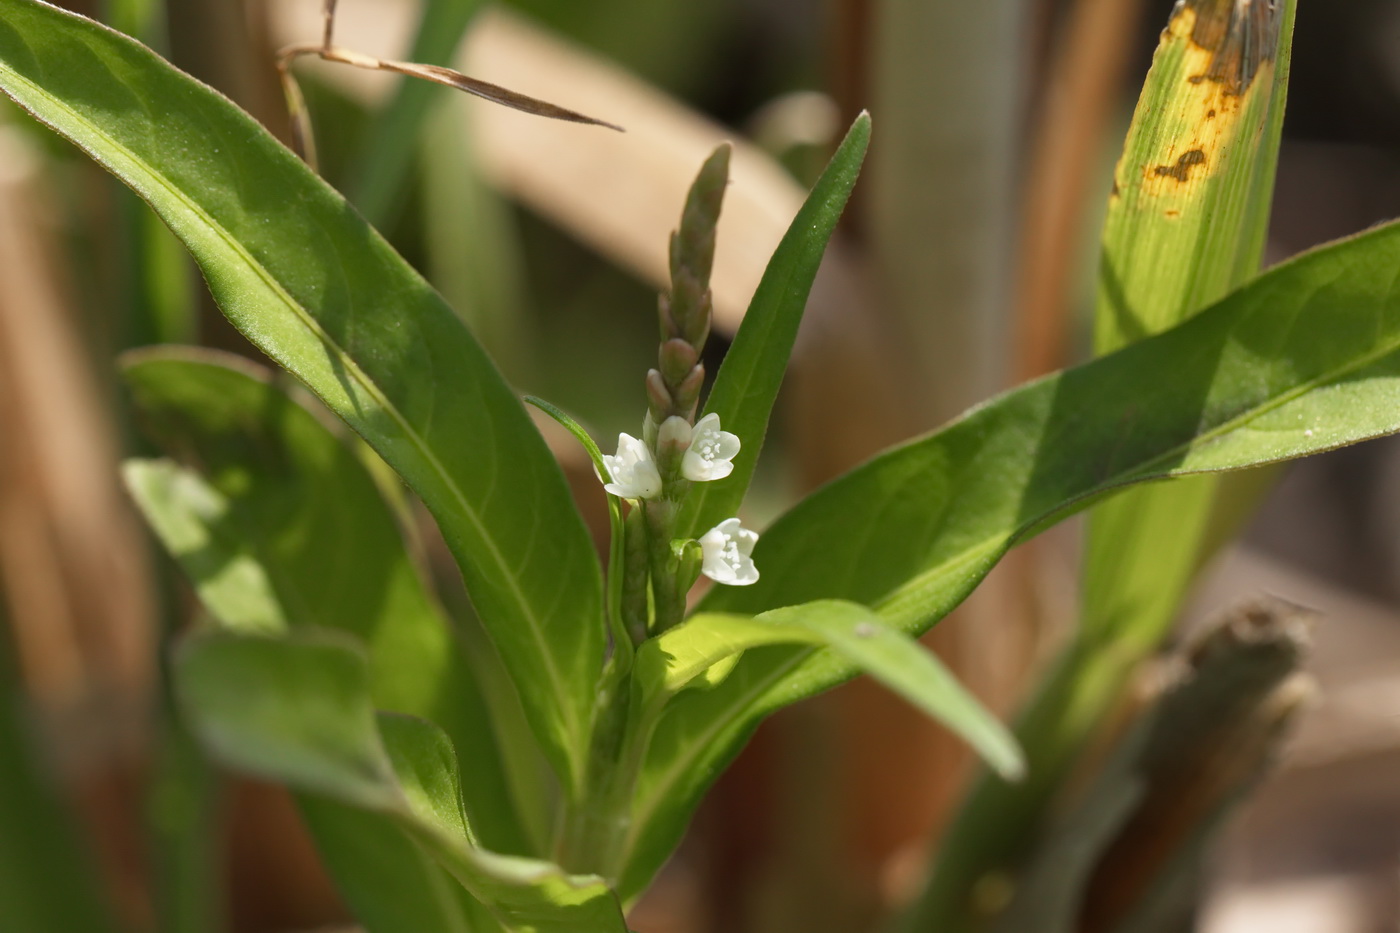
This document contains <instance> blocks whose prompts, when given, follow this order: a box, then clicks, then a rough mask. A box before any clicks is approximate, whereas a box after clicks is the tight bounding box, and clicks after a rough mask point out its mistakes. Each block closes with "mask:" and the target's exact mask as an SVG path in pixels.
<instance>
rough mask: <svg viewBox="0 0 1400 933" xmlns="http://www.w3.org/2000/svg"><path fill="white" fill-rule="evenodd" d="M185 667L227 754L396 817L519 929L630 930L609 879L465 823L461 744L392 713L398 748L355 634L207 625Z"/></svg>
mask: <svg viewBox="0 0 1400 933" xmlns="http://www.w3.org/2000/svg"><path fill="white" fill-rule="evenodd" d="M175 678H176V688H177V695H178V697H179V699H180V703H181V706H182V708H183V709H184V711H185V714H186V716H187V717H188V718H189V720H190V722H191V725H192V727H193V728H194V730H195V732H196V734H197V735H198V736H199V737H200V738H201V740H202V741H203V742H204V744H205V745H206V747H208V748H209V749H210V750H211V751H212V752H213V753H214V754H215V755H216V756H217V757H219V758H220V759H221V760H223V761H224V762H225V763H227V764H229V765H231V766H233V767H235V768H238V769H240V770H243V771H247V772H250V773H252V774H256V775H259V776H262V777H264V778H267V779H270V780H274V781H280V782H283V783H286V784H288V785H290V786H292V787H293V788H294V789H297V790H300V791H303V792H307V793H311V794H315V795H318V796H321V797H325V798H328V799H330V800H332V801H335V802H337V803H340V804H345V805H348V806H350V807H353V808H355V809H357V810H362V811H366V812H367V813H370V814H379V815H382V816H384V817H387V818H389V819H390V820H392V821H393V823H394V824H395V825H396V826H397V827H398V828H399V829H400V830H401V831H402V832H404V833H406V834H408V836H410V837H411V838H412V839H413V840H414V841H415V842H417V843H418V844H419V845H421V846H422V847H423V848H424V849H426V850H427V851H428V852H430V853H431V854H432V855H433V856H434V857H435V858H436V859H437V860H438V861H439V862H440V863H441V864H442V867H443V868H445V869H446V870H447V871H448V872H449V873H450V874H452V876H453V877H455V878H456V879H457V881H458V882H459V883H460V884H461V885H462V886H463V887H464V888H465V889H467V890H468V891H469V892H470V893H471V894H472V895H473V896H474V897H476V898H477V899H478V900H479V901H481V902H482V903H483V904H484V905H486V906H487V907H488V908H489V909H490V910H491V912H492V913H493V914H494V915H495V916H496V917H497V919H498V920H500V921H501V923H502V925H503V926H504V928H505V929H507V930H509V931H512V933H626V930H627V927H626V925H625V924H624V923H623V920H622V914H621V911H620V909H619V907H618V904H617V899H616V897H615V896H614V895H613V893H612V892H611V891H610V890H609V889H608V887H607V886H606V885H605V884H603V882H602V881H601V880H600V879H598V878H595V877H588V876H570V875H566V874H564V873H563V871H561V870H560V869H559V868H558V867H557V866H554V865H550V864H548V863H546V862H539V861H535V860H532V859H524V858H518V857H514V856H504V855H496V854H494V853H491V852H487V851H485V850H482V849H478V848H476V847H475V846H473V845H471V844H470V843H469V841H468V839H467V838H466V837H465V836H462V835H459V834H458V833H457V832H456V827H457V826H459V825H461V823H460V821H461V819H462V817H461V811H460V807H459V804H458V803H457V801H455V800H453V799H451V798H452V797H453V795H454V794H455V790H456V788H457V787H458V777H457V775H456V773H455V769H456V761H455V756H454V755H452V754H451V753H450V743H448V742H447V739H446V737H445V736H443V735H441V733H440V731H439V730H437V729H435V728H434V727H433V726H432V725H431V724H429V723H427V722H426V721H422V720H420V721H418V722H416V723H412V724H408V723H404V722H403V721H402V720H390V726H389V735H390V740H391V742H392V746H393V750H392V752H391V751H390V750H389V748H387V747H386V742H385V740H384V736H383V735H382V734H381V732H380V721H379V719H378V718H377V717H376V715H375V713H374V710H373V708H372V706H371V703H370V689H369V670H368V665H367V663H366V661H365V657H364V655H363V654H362V653H361V652H360V651H359V650H357V649H356V648H355V646H354V644H353V641H351V640H350V639H349V638H348V637H347V636H343V635H339V634H338V633H316V632H310V631H308V632H298V633H293V634H292V635H290V636H288V637H286V638H282V639H271V638H259V637H250V636H241V635H234V634H232V633H226V632H213V633H205V634H198V635H195V636H193V637H190V638H187V639H186V640H185V641H184V642H183V643H182V644H181V646H180V648H179V650H178V652H177V656H176V662H175Z"/></svg>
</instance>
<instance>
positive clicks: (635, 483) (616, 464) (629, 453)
mask: <svg viewBox="0 0 1400 933" xmlns="http://www.w3.org/2000/svg"><path fill="white" fill-rule="evenodd" d="M603 465H604V466H605V467H607V468H608V473H609V474H610V475H611V476H612V480H613V481H612V482H611V483H607V484H605V485H604V486H603V488H604V489H606V490H607V491H608V492H610V493H612V494H613V495H614V496H618V497H620V498H623V499H650V498H651V497H652V496H655V495H657V494H659V493H660V492H661V474H660V473H658V472H657V469H656V462H655V461H654V460H652V458H651V451H650V450H649V449H647V445H646V444H644V443H643V442H641V441H639V440H638V439H637V438H635V437H632V436H631V435H630V434H619V435H618V436H617V454H616V455H615V456H608V455H607V454H604V455H603Z"/></svg>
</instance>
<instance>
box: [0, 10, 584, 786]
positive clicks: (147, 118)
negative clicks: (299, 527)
mask: <svg viewBox="0 0 1400 933" xmlns="http://www.w3.org/2000/svg"><path fill="white" fill-rule="evenodd" d="M0 90H3V91H4V92H5V93H6V94H8V95H9V96H10V97H12V98H14V100H15V101H16V102H17V103H19V104H20V106H22V107H23V108H25V109H26V110H28V111H29V112H30V113H32V114H33V115H35V116H36V117H37V118H38V119H40V120H41V121H43V122H45V123H47V124H48V125H49V126H51V127H53V128H54V129H55V130H57V131H58V132H60V133H61V134H63V135H64V136H67V137H68V138H70V139H72V140H73V141H75V142H76V143H78V145H80V146H81V147H82V148H83V149H84V150H85V151H86V152H87V153H88V154H89V155H90V156H91V157H92V158H94V159H95V160H96V161H97V162H98V163H100V164H101V165H103V166H104V167H105V168H107V169H108V170H110V171H112V172H113V173H114V174H116V175H117V176H118V177H119V178H121V179H122V180H123V181H124V182H126V183H127V184H128V185H130V186H131V187H132V188H134V189H135V190H136V192H137V193H138V194H140V195H141V196H142V197H143V198H145V199H146V200H147V201H148V202H149V203H150V204H151V206H152V207H154V208H155V210H156V212H157V213H158V214H160V216H161V217H162V218H163V219H164V220H165V221H166V223H167V224H169V225H170V226H171V228H172V229H173V230H174V231H175V232H176V234H177V235H179V236H180V238H181V239H182V240H183V241H184V242H185V245H186V246H187V247H188V248H189V249H190V251H191V252H192V253H193V254H194V256H195V259H196V260H197V261H198V262H199V264H200V267H201V269H202V270H203V272H204V275H205V278H206V280H207V281H208V283H209V287H210V290H211V291H212V292H213V294H214V297H215V299H216V300H217V301H218V303H219V306H220V307H221V308H222V309H223V311H224V313H225V314H226V315H227V316H228V318H229V320H230V321H232V322H233V323H234V325H235V326H237V327H238V328H240V329H241V330H242V331H243V332H244V333H245V334H246V335H247V336H248V337H249V339H251V340H252V341H253V342H254V343H255V344H257V345H258V347H259V348H261V349H262V350H263V351H264V352H266V353H267V354H268V355H269V356H271V357H272V358H273V359H275V360H276V361H277V362H278V363H280V364H281V365H283V366H285V367H286V368H287V369H288V370H290V371H291V372H292V373H293V374H294V375H296V376H297V378H299V379H301V380H302V381H303V382H305V383H306V384H307V385H308V386H309V387H310V388H311V390H312V391H313V392H315V393H316V394H317V395H318V396H320V397H321V399H322V400H323V401H324V402H325V403H326V404H327V406H328V407H329V408H330V409H331V410H332V411H334V412H335V413H336V414H337V415H339V416H340V417H341V418H344V419H345V421H346V422H347V423H349V424H350V426H351V427H353V428H354V429H355V430H356V431H358V432H360V433H361V434H362V435H363V436H364V437H365V439H366V440H368V441H369V442H370V444H371V445H372V446H373V447H374V448H375V449H376V450H377V451H378V452H379V453H380V455H381V456H383V457H384V459H385V460H386V461H388V462H389V464H390V465H392V466H393V467H394V468H395V469H396V470H398V471H399V473H400V474H401V475H402V476H403V477H404V479H405V480H406V481H407V482H408V484H409V485H410V486H411V487H413V489H414V490H415V491H416V492H417V493H418V494H419V496H421V497H422V499H423V501H424V502H425V503H426V504H427V506H428V508H429V509H430V510H431V511H432V512H433V514H434V516H435V517H436V518H437V520H438V522H439V524H440V525H441V527H442V531H443V535H444V537H445V538H446V540H447V543H448V545H449V547H450V548H451V549H452V552H453V554H454V555H455V556H456V558H457V561H458V563H459V565H460V566H461V569H462V573H463V576H464V577H465V579H466V581H467V585H468V588H469V589H470V591H471V595H472V600H473V604H474V605H475V607H476V609H477V611H478V612H479V613H480V615H481V618H482V621H483V623H484V624H485V626H486V628H487V630H488V631H489V632H490V633H491V637H492V639H493V640H494V641H495V643H496V645H497V647H498V648H499V650H500V652H501V656H502V658H503V660H504V661H505V664H506V666H507V668H508V669H509V670H510V672H511V675H512V676H513V678H514V679H515V682H516V685H517V687H518V689H519V690H520V693H521V697H522V699H523V701H524V703H525V707H526V710H527V713H528V714H529V716H530V721H531V725H532V726H533V727H534V728H535V730H536V731H537V732H538V733H539V735H540V738H541V740H542V742H543V743H544V745H545V747H546V749H547V751H548V752H549V753H550V755H551V760H552V762H553V763H554V765H555V767H556V768H557V769H558V770H559V771H560V773H561V775H563V777H564V780H565V781H566V782H569V783H572V781H573V780H574V779H575V778H576V777H577V774H578V772H579V770H580V768H581V766H582V760H583V756H584V747H585V745H586V742H587V732H588V723H589V717H590V714H591V711H592V702H593V688H594V683H595V681H596V679H597V677H598V673H599V670H600V669H601V666H602V659H603V650H604V639H605V633H604V627H603V621H602V575H601V572H600V569H599V567H598V562H597V559H596V557H595V556H594V554H593V551H592V547H591V545H590V543H589V540H588V534H587V531H586V530H585V528H584V525H583V521H582V519H581V518H580V517H579V516H578V513H577V511H576V510H575V509H574V506H573V503H572V501H571V500H570V498H569V492H568V488H567V485H566V484H565V482H564V478H563V475H562V473H561V472H560V470H559V468H558V466H557V465H556V464H555V462H554V459H553V457H552V456H551V455H550V454H549V451H548V449H547V448H546V446H545V444H544V441H543V440H542V439H541V438H540V436H539V434H538V432H536V431H535V429H534V427H533V425H532V424H531V423H530V420H529V418H528V417H527V416H526V414H525V412H524V410H523V409H522V407H521V405H520V403H519V401H517V400H516V399H515V398H514V396H513V395H512V393H511V391H510V389H509V388H508V387H507V386H506V384H505V382H504V381H503V380H502V379H501V377H500V375H499V374H498V373H497V372H496V370H495V368H494V367H493V366H492V364H491V362H490V360H489V359H487V358H486V356H485V354H484V353H483V352H482V350H481V348H480V347H479V346H478V345H477V343H476V341H475V340H473V339H472V337H471V335H470V334H469V333H468V332H467V331H466V329H465V328H464V327H463V326H462V325H461V323H460V322H459V321H458V320H457V318H456V317H455V316H454V315H453V314H452V312H451V310H450V309H449V308H448V307H447V306H446V305H445V304H444V303H443V302H442V300H441V299H440V298H439V297H438V296H437V295H436V294H435V293H434V292H433V291H432V290H431V289H430V288H429V287H428V286H427V284H426V283H425V282H424V281H423V280H422V278H421V277H419V276H418V275H417V274H416V273H415V272H414V271H413V270H412V269H410V268H409V267H408V265H407V264H406V263H405V262H404V261H403V259H402V258H400V257H399V256H398V255H397V254H396V253H395V252H394V251H393V250H392V249H391V248H390V247H389V246H388V244H387V243H385V242H384V240H383V239H382V238H380V237H379V236H378V234H376V233H375V232H374V231H373V230H372V229H371V228H370V227H369V226H368V225H366V224H365V223H364V221H363V220H361V219H360V218H359V216H358V215H357V214H356V213H355V212H354V211H353V210H352V209H351V208H350V207H349V206H348V205H347V204H346V202H345V201H344V199H342V198H341V197H340V195H338V194H337V193H336V192H334V191H333V190H332V189H331V188H330V187H329V186H327V185H326V184H325V183H324V182H322V181H321V180H320V179H319V178H317V177H316V176H315V175H313V174H312V173H311V171H310V170H309V169H308V168H307V167H306V166H305V165H304V164H302V162H301V161H300V160H299V159H297V158H296V157H295V156H294V155H292V153H291V152H289V151H288V150H287V149H285V148H283V147H282V146H281V145H279V144H278V143H277V142H276V141H275V140H274V139H273V138H272V137H271V136H270V135H268V133H267V132H266V131H265V130H263V129H262V128H261V127H260V126H258V125H257V124H256V123H255V122H254V121H253V120H252V118H250V117H249V116H248V115H247V114H245V113H243V112H242V111H240V110H238V109H237V108H236V107H234V106H233V105H232V104H231V103H230V102H229V101H228V100H226V99H225V98H223V97H221V96H220V95H219V94H217V93H215V92H214V91H212V90H210V89H209V88H208V87H205V86H204V85H201V84H199V83H198V82H196V81H194V80H193V79H191V78H189V77H188V76H186V75H184V74H182V73H181V72H179V71H177V70H175V69H174V68H172V67H171V66H170V65H168V64H167V63H165V62H164V61H162V60H161V59H160V58H159V57H157V56H156V55H154V54H153V53H152V52H150V50H148V49H146V48H144V47H142V46H141V45H139V44H138V43H136V42H134V41H132V40H130V39H128V38H126V37H125V36H122V35H120V34H119V33H115V32H112V31H111V30H109V29H106V28H105V27H103V26H100V25H99V24H97V23H94V22H91V21H90V20H86V19H83V18H81V17H77V16H74V15H72V14H69V13H66V12H64V11H62V10H59V9H58V8H56V7H52V6H49V5H47V4H43V3H39V2H36V0H0Z"/></svg>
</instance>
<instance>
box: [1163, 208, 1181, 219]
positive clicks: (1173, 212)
mask: <svg viewBox="0 0 1400 933" xmlns="http://www.w3.org/2000/svg"><path fill="white" fill-rule="evenodd" d="M1163 213H1164V214H1165V215H1166V217H1167V219H1168V220H1176V219H1177V218H1178V217H1180V216H1181V211H1177V210H1171V211H1164V212H1163Z"/></svg>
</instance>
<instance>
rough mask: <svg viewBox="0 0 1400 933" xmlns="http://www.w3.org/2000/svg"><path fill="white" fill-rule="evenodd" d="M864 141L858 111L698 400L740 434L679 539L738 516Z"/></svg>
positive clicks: (686, 509) (687, 512)
mask: <svg viewBox="0 0 1400 933" xmlns="http://www.w3.org/2000/svg"><path fill="white" fill-rule="evenodd" d="M869 144H870V115H869V114H865V113H862V114H861V115H860V116H859V117H857V118H856V121H855V123H853V124H852V125H851V129H850V131H849V132H848V133H847V134H846V138H845V139H844V140H843V141H842V143H841V145H840V147H839V148H838V149H837V150H836V154H835V155H833V156H832V157H831V162H830V163H829V164H828V165H827V167H826V171H825V172H823V173H822V177H821V178H820V179H818V181H817V184H816V186H815V187H813V188H812V193H811V194H809V195H808V196H807V200H806V202H805V203H804V204H803V205H802V209H801V210H799V211H798V212H797V216H796V217H795V218H793V221H792V224H791V226H789V227H788V231H787V233H785V234H784V235H783V239H782V241H781V242H780V243H779V244H778V248H777V250H776V251H774V253H773V258H772V259H771V260H769V262H768V268H767V269H765V270H764V272H763V278H762V279H761V280H760V281H759V284H758V290H757V291H755V292H754V296H753V300H752V301H750V302H749V309H748V312H747V313H746V314H745V315H744V322H743V323H742V324H741V325H740V326H739V330H738V332H737V333H736V334H735V335H734V343H733V344H732V345H731V346H730V348H729V351H728V352H727V353H726V354H725V356H724V362H723V363H722V364H721V365H720V368H719V373H718V375H716V376H715V384H714V388H713V389H712V390H711V391H710V395H709V398H708V399H707V400H706V402H705V412H706V413H707V414H708V413H711V412H713V413H715V414H718V415H719V418H720V424H722V425H723V426H724V429H725V430H726V431H729V432H731V433H733V434H737V435H738V436H739V439H740V441H741V442H742V443H743V449H741V450H740V451H739V455H738V456H737V457H735V458H734V472H733V473H732V474H730V475H729V476H728V477H727V478H725V479H724V480H723V481H721V482H717V483H699V484H697V485H696V486H695V487H693V488H692V489H691V491H690V494H689V496H688V497H687V498H686V501H685V504H684V506H683V507H682V509H681V513H680V517H679V518H678V519H677V526H676V528H677V534H679V535H680V536H683V537H686V536H688V537H696V536H698V535H699V534H700V533H702V532H704V531H705V529H707V528H712V527H714V526H715V525H717V524H719V523H720V522H721V521H723V520H724V519H726V518H731V517H733V516H734V515H736V514H738V511H739V503H740V502H742V501H743V499H744V493H745V492H746V491H747V490H748V488H749V481H750V480H752V479H753V471H754V467H755V466H756V464H757V463H758V455H759V452H760V451H761V450H762V449H763V439H764V436H765V435H766V434H767V433H768V418H769V415H770V414H771V413H772V411H773V402H774V401H775V400H776V399H777V397H778V387H779V386H780V385H781V384H782V380H783V372H784V371H785V370H786V369H787V362H788V357H789V355H790V354H791V353H792V344H793V341H794V340H796V339H797V326H798V324H800V323H801V321H802V312H803V311H804V310H806V307H807V296H808V294H810V293H811V290H812V282H813V281H814V280H815V279H816V277H817V268H818V267H819V266H820V265H821V261H822V254H823V253H824V252H825V251H826V244H827V242H828V241H829V240H830V239H831V235H832V233H833V232H834V231H835V229H836V222H837V221H838V220H840V219H841V212H842V211H843V210H844V209H845V207H846V201H847V200H848V199H849V198H850V196H851V189H852V188H854V187H855V183H856V178H857V177H858V176H859V175H860V166H861V163H862V161H863V160H864V159H865V150H866V147H867V146H868V145H869Z"/></svg>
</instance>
